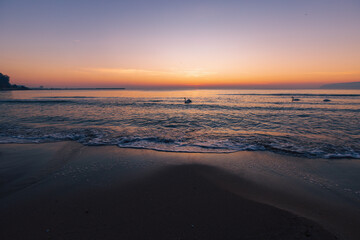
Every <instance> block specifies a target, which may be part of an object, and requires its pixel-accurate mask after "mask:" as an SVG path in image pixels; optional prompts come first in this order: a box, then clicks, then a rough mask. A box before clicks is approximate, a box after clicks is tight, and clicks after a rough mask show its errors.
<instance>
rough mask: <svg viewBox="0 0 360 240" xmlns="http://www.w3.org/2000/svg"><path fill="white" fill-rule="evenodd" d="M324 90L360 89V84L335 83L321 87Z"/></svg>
mask: <svg viewBox="0 0 360 240" xmlns="http://www.w3.org/2000/svg"><path fill="white" fill-rule="evenodd" d="M320 88H322V89H360V82H349V83H333V84H326V85H323V86H321V87H320Z"/></svg>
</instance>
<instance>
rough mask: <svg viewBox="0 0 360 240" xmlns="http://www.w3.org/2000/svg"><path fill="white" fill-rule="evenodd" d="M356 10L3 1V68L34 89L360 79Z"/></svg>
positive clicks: (314, 4)
mask: <svg viewBox="0 0 360 240" xmlns="http://www.w3.org/2000/svg"><path fill="white" fill-rule="evenodd" d="M35 2H36V3H35ZM150 5H151V8H150ZM359 12H360V2H359V1H351V0H344V1H335V0H329V1H313V0H306V1H296V3H295V2H291V3H290V2H287V1H285V2H284V1H280V0H274V1H226V3H224V2H222V1H206V3H205V1H160V0H157V1H152V2H151V3H150V1H121V2H117V1H105V2H97V1H77V3H70V2H69V3H58V2H52V1H31V2H28V1H19V0H14V1H8V2H1V3H0V29H1V33H2V39H1V42H0V67H1V69H0V72H3V73H6V74H8V75H9V76H11V79H12V81H13V82H15V83H17V84H24V85H28V86H31V87H36V86H40V85H43V86H46V87H127V88H141V87H220V88H222V87H225V88H226V87H228V86H232V87H234V86H238V87H242V86H258V85H259V86H260V85H267V86H295V87H318V86H320V85H322V84H325V83H334V82H352V81H359V80H360V70H359V69H360V28H359V26H358V23H359V22H360V14H359Z"/></svg>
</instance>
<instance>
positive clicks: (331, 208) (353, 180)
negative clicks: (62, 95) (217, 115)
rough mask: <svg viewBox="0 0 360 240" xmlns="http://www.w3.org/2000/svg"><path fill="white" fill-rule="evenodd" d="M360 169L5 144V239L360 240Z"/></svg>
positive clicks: (1, 204) (0, 222) (1, 200)
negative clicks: (359, 189) (359, 193)
mask: <svg viewBox="0 0 360 240" xmlns="http://www.w3.org/2000/svg"><path fill="white" fill-rule="evenodd" d="M359 165H360V164H359V163H358V162H357V161H356V160H336V161H331V160H320V159H318V160H315V159H302V158H294V157H289V156H283V155H278V154H273V153H266V152H238V153H231V154H197V153H167V152H157V151H152V150H140V149H122V148H118V147H115V146H101V147H89V146H83V145H81V144H78V143H74V142H60V143H49V144H3V145H0V239H360V230H359V229H358V226H360V201H359V196H358V194H357V189H358V188H359V181H358V180H359V176H358V175H359V174H358V173H359V170H360V166H359Z"/></svg>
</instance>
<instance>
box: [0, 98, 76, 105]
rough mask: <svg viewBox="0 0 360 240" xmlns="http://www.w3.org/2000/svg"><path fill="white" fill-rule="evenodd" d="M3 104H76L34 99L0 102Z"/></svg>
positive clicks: (64, 101)
mask: <svg viewBox="0 0 360 240" xmlns="http://www.w3.org/2000/svg"><path fill="white" fill-rule="evenodd" d="M1 103H5V104H6V103H10V104H11V103H13V104H21V103H22V104H32V103H35V104H38V103H52V104H56V103H75V102H74V101H69V100H32V99H24V100H22V99H13V100H0V104H1Z"/></svg>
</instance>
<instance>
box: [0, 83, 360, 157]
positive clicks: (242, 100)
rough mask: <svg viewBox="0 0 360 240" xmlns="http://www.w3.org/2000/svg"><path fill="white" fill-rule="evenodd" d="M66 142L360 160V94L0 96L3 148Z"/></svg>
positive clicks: (82, 92) (52, 93)
mask: <svg viewBox="0 0 360 240" xmlns="http://www.w3.org/2000/svg"><path fill="white" fill-rule="evenodd" d="M292 96H294V97H296V98H299V99H300V101H298V102H292V101H291V97H292ZM184 97H187V98H191V99H192V101H193V102H192V103H191V104H184ZM324 99H330V100H331V101H330V102H324V101H323V100H324ZM64 140H73V141H77V142H79V143H82V144H84V145H117V146H119V147H130V148H147V149H155V150H161V151H175V152H215V153H218V152H235V151H243V150H248V151H272V152H277V153H282V154H290V155H296V156H302V157H307V158H357V159H360V90H192V91H130V90H53V91H50V90H41V91H8V92H0V143H42V142H54V141H64Z"/></svg>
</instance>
